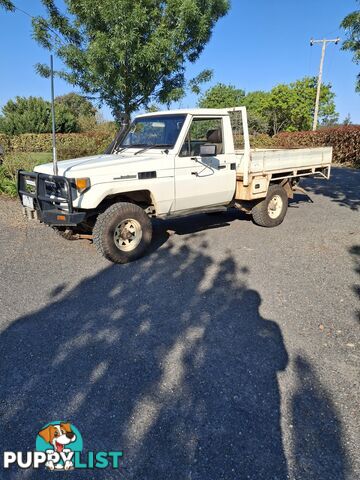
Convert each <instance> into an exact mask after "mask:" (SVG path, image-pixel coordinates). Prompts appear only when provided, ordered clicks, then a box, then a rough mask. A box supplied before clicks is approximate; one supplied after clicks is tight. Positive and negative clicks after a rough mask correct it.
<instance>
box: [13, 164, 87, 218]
mask: <svg viewBox="0 0 360 480" xmlns="http://www.w3.org/2000/svg"><path fill="white" fill-rule="evenodd" d="M73 188H74V186H73V182H72V180H71V179H69V178H66V177H60V176H56V175H47V174H45V173H37V172H25V171H24V170H19V171H18V195H19V198H20V201H21V203H22V204H23V195H27V196H28V197H31V198H32V199H33V202H34V210H33V211H34V212H36V215H32V214H31V215H28V217H29V218H31V217H37V218H38V219H39V220H40V221H41V222H43V223H46V224H47V225H51V226H69V227H74V226H76V225H79V224H80V223H81V222H83V221H84V220H85V218H86V212H79V211H74V209H73V195H72V190H73ZM24 208H25V209H26V210H29V207H24Z"/></svg>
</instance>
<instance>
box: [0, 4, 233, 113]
mask: <svg viewBox="0 0 360 480" xmlns="http://www.w3.org/2000/svg"><path fill="white" fill-rule="evenodd" d="M2 1H4V0H2ZM42 3H43V4H44V7H45V9H46V12H47V15H46V16H45V17H40V16H39V17H36V18H35V19H34V20H33V29H34V32H33V33H34V38H35V39H36V40H37V41H38V42H39V43H40V44H41V45H42V46H43V47H45V48H47V49H49V50H52V51H54V52H55V53H56V54H57V55H58V57H60V58H61V60H62V61H63V63H64V64H65V69H64V70H62V71H60V72H57V73H58V74H59V75H60V76H61V77H62V78H64V79H65V80H67V81H68V82H69V83H71V84H72V85H74V86H77V87H80V89H81V90H82V91H83V92H84V93H85V94H87V95H94V96H96V97H98V98H99V100H100V101H101V102H105V103H107V104H108V105H109V106H110V108H111V109H112V112H113V114H114V116H115V118H116V119H117V120H121V119H123V118H124V117H125V118H126V119H129V117H130V115H131V113H132V112H134V111H135V110H137V109H139V108H140V107H141V106H146V105H147V104H148V103H151V102H153V101H156V100H158V99H161V101H162V102H163V103H164V101H165V100H166V98H167V97H168V96H171V94H172V92H173V91H174V89H178V88H180V89H181V88H182V87H183V86H184V83H185V76H184V72H185V67H184V65H185V63H186V62H187V61H189V62H195V61H196V60H197V59H198V57H199V55H200V54H201V52H202V51H203V49H204V47H205V45H206V43H207V42H208V41H209V39H210V36H211V33H212V31H213V28H214V26H215V23H216V22H217V21H218V19H219V18H221V17H222V16H224V15H225V14H226V13H227V11H228V9H229V0H207V1H206V2H205V1H204V0H179V1H174V0H131V1H129V0H106V1H101V2H100V1H97V2H95V1H94V0H82V1H81V2H80V1H79V0H65V4H66V7H67V11H66V13H62V12H61V11H60V10H59V9H58V7H57V6H56V2H55V0H42ZM54 32H55V34H54ZM37 71H38V72H39V73H40V74H43V75H48V74H49V69H48V67H47V66H46V65H38V66H37Z"/></svg>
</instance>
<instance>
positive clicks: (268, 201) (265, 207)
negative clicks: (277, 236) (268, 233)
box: [251, 185, 288, 228]
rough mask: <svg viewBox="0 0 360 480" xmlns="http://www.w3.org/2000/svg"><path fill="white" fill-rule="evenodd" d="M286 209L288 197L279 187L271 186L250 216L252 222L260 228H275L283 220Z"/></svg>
mask: <svg viewBox="0 0 360 480" xmlns="http://www.w3.org/2000/svg"><path fill="white" fill-rule="evenodd" d="M287 208H288V196H287V193H286V192H285V190H284V189H283V188H282V187H281V186H280V185H271V186H270V187H269V190H268V194H267V196H266V198H265V199H264V200H262V201H261V202H259V203H257V204H256V205H255V207H253V209H252V211H251V214H252V217H253V220H254V222H255V223H256V224H257V225H260V226H262V227H268V228H271V227H276V226H277V225H280V223H282V221H283V220H284V218H285V215H286V212H287Z"/></svg>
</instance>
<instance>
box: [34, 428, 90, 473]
mask: <svg viewBox="0 0 360 480" xmlns="http://www.w3.org/2000/svg"><path fill="white" fill-rule="evenodd" d="M36 450H37V451H43V452H46V454H47V458H48V460H47V462H46V463H45V466H46V467H47V468H48V469H49V470H72V469H74V459H73V455H74V452H75V451H81V450H82V438H81V435H80V432H79V431H78V430H77V429H76V427H74V425H71V424H70V423H69V422H51V423H49V424H47V425H45V426H44V427H43V428H42V429H41V430H40V431H39V432H38V436H37V438H36ZM75 467H76V465H75Z"/></svg>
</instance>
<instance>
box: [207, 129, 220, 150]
mask: <svg viewBox="0 0 360 480" xmlns="http://www.w3.org/2000/svg"><path fill="white" fill-rule="evenodd" d="M207 144H210V145H216V151H217V154H218V155H220V154H222V153H223V140H222V131H221V128H216V129H211V130H208V132H207V134H206V145H207Z"/></svg>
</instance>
